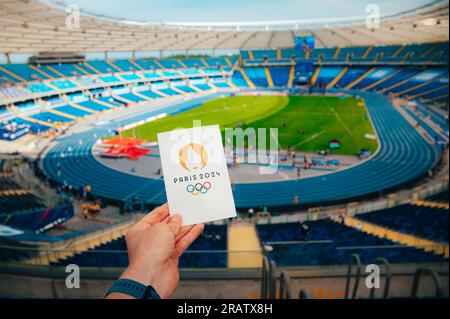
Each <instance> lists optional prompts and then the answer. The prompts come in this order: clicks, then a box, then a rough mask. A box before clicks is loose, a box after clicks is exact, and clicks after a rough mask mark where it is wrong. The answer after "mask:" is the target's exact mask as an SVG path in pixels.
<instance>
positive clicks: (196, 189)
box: [186, 182, 212, 196]
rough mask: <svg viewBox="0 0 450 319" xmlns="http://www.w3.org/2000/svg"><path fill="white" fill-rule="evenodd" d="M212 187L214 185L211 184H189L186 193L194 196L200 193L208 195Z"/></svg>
mask: <svg viewBox="0 0 450 319" xmlns="http://www.w3.org/2000/svg"><path fill="white" fill-rule="evenodd" d="M211 186H212V185H211V183H210V182H204V183H203V184H202V183H197V184H195V185H192V184H189V185H188V186H186V191H187V192H188V193H191V194H192V195H194V196H195V195H198V194H200V193H201V194H206V193H207V192H208V191H209V190H210V189H211Z"/></svg>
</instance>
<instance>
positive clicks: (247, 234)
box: [228, 223, 262, 268]
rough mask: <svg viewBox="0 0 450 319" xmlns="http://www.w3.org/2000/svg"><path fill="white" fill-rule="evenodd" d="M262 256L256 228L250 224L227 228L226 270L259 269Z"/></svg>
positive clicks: (234, 225)
mask: <svg viewBox="0 0 450 319" xmlns="http://www.w3.org/2000/svg"><path fill="white" fill-rule="evenodd" d="M261 265H262V254H261V246H260V243H259V238H258V235H257V233H256V227H255V225H254V224H251V223H235V224H231V225H229V226H228V268H260V267H261Z"/></svg>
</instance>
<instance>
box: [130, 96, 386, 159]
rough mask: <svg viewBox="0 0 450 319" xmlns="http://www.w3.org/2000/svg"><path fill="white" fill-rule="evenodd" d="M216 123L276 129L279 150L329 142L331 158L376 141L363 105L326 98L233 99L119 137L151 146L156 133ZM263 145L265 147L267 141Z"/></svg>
mask: <svg viewBox="0 0 450 319" xmlns="http://www.w3.org/2000/svg"><path fill="white" fill-rule="evenodd" d="M193 120H201V121H202V125H212V124H219V125H220V127H221V129H222V130H224V129H225V128H227V127H229V128H235V127H242V128H243V129H246V128H249V127H251V128H254V129H255V130H256V131H257V129H258V128H278V141H279V147H280V149H287V148H288V147H294V148H296V149H297V150H299V151H305V152H317V151H319V150H324V149H327V148H328V143H329V142H330V141H331V140H334V139H337V140H339V141H340V142H341V148H340V149H337V150H334V153H335V154H348V155H356V154H358V153H359V151H360V150H361V149H363V148H365V149H370V150H371V151H372V152H375V150H376V149H377V146H378V142H377V141H376V140H370V139H367V138H366V137H365V134H372V135H373V134H374V129H373V127H372V125H371V122H370V121H369V117H368V114H367V110H366V107H365V106H364V103H363V100H361V99H354V98H351V97H347V98H345V99H340V98H339V97H329V96H327V97H325V96H323V97H322V96H290V97H286V96H259V97H258V96H234V97H226V98H220V99H216V100H212V101H208V102H206V103H204V104H203V105H201V106H198V107H196V108H194V109H191V110H188V111H185V112H183V113H179V114H176V115H171V116H168V117H165V118H162V119H159V120H156V121H154V122H150V123H146V124H143V125H141V126H138V127H135V128H134V129H130V130H127V131H125V132H123V133H122V135H123V136H126V137H131V136H133V135H135V137H136V138H139V139H144V140H148V141H156V134H157V133H158V132H166V131H170V130H173V129H176V128H188V127H192V123H193V122H192V121H193ZM267 143H268V142H267Z"/></svg>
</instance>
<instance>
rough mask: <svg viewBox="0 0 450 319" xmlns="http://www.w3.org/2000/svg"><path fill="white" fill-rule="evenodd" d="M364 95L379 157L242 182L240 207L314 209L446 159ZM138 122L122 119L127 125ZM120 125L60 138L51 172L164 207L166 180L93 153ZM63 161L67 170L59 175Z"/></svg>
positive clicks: (380, 99) (48, 164) (61, 179)
mask: <svg viewBox="0 0 450 319" xmlns="http://www.w3.org/2000/svg"><path fill="white" fill-rule="evenodd" d="M362 95H363V97H364V98H365V101H366V105H367V108H368V111H369V112H370V115H371V118H372V120H373V122H374V125H375V128H376V130H377V132H378V136H379V139H380V143H381V146H380V150H379V152H378V153H377V155H376V156H374V157H373V158H372V159H371V160H369V161H367V162H365V163H363V164H360V165H358V166H355V167H352V168H349V169H347V170H343V171H339V172H336V173H332V174H328V175H324V176H318V177H311V178H305V179H301V180H299V181H280V182H268V183H255V184H237V185H235V190H234V199H235V203H236V206H237V207H238V208H247V207H258V206H260V205H264V206H285V205H292V204H293V201H294V196H295V195H297V196H298V198H299V204H308V205H309V204H321V203H325V202H330V201H337V200H345V199H350V198H354V197H358V196H362V195H365V194H369V193H375V192H380V191H382V190H386V189H389V188H392V187H395V186H398V185H401V184H403V183H405V182H408V181H410V180H413V179H415V178H417V177H419V176H421V175H423V174H425V173H426V172H427V171H429V170H430V169H431V168H432V167H433V166H434V165H435V164H436V163H437V162H438V160H439V158H440V156H441V154H440V152H439V151H438V149H437V148H435V147H434V146H432V145H430V144H429V143H427V142H426V141H425V139H424V138H423V137H422V136H421V135H420V134H419V133H418V132H417V131H416V129H415V128H413V127H412V126H411V125H410V124H409V123H408V122H407V121H406V120H405V119H404V118H403V116H402V115H401V114H400V113H399V112H398V111H397V110H395V109H394V108H393V107H392V105H391V104H390V103H389V101H388V99H387V98H386V97H385V96H383V95H379V94H376V93H369V92H367V93H362ZM209 98H211V96H210V97H209ZM194 101H195V100H191V102H190V103H194ZM197 103H198V100H197ZM185 107H186V105H182V104H180V105H179V106H169V107H166V108H162V109H159V110H158V111H152V112H149V113H146V114H145V116H146V117H148V116H152V115H155V114H158V113H161V112H176V111H177V110H180V109H183V108H185ZM136 120H138V119H137V118H130V119H127V120H125V121H124V120H122V121H121V124H122V125H123V124H124V123H126V121H128V122H130V123H131V122H135V121H136ZM115 127H117V124H115V123H111V124H109V126H105V127H102V128H96V129H92V130H90V131H87V132H84V133H80V134H77V135H72V136H68V137H63V138H61V139H59V140H58V143H57V144H56V145H55V146H54V147H53V148H52V149H51V150H50V151H49V152H48V153H47V154H46V156H45V157H44V158H43V160H42V167H43V169H44V171H45V173H46V174H47V175H48V176H49V177H50V178H51V179H53V180H55V181H57V182H58V183H61V184H67V185H72V186H74V187H76V188H79V187H83V186H86V185H91V187H92V192H93V193H95V194H96V195H99V196H102V197H105V198H110V199H115V200H122V201H127V200H131V198H134V199H135V200H136V202H141V203H146V204H153V205H159V204H162V203H164V202H165V201H166V196H165V191H164V183H163V180H162V179H150V178H145V177H140V176H133V175H129V174H126V173H124V172H119V171H116V170H113V169H111V168H108V167H107V166H105V165H103V164H101V163H99V162H98V161H97V160H96V159H95V158H94V157H93V155H92V154H91V150H92V147H93V145H94V143H95V141H96V140H97V138H99V137H100V136H103V135H110V130H111V129H114V128H115ZM94 134H96V136H97V137H95V136H94ZM80 141H82V144H80ZM58 163H59V167H60V168H61V169H62V172H59V173H58V167H57V165H58Z"/></svg>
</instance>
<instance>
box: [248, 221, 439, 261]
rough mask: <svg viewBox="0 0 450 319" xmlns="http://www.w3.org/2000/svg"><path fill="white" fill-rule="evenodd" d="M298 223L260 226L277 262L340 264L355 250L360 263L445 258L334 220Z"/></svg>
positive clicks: (260, 231) (269, 250)
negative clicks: (380, 259)
mask: <svg viewBox="0 0 450 319" xmlns="http://www.w3.org/2000/svg"><path fill="white" fill-rule="evenodd" d="M304 224H305V225H306V226H307V229H308V231H306V232H305V231H304V230H302V227H300V224H299V223H285V224H271V225H258V226H257V231H258V234H259V236H260V239H261V243H262V244H263V245H266V246H270V249H268V248H266V250H268V252H269V257H270V258H271V259H273V260H275V261H276V263H277V264H278V265H283V266H299V265H338V264H347V263H348V260H349V257H350V255H351V254H352V253H358V254H359V255H360V257H361V262H363V263H370V262H372V261H373V260H375V258H377V257H380V256H382V257H385V258H386V259H388V260H389V261H390V262H391V263H417V262H439V261H443V259H442V257H439V256H436V255H434V254H433V253H429V252H425V251H422V250H419V249H416V248H412V247H406V246H401V247H400V246H398V245H396V244H395V243H393V242H391V241H389V240H387V239H381V238H378V237H376V236H373V235H369V234H366V233H364V232H362V231H360V230H358V229H355V228H351V227H347V226H346V225H344V224H342V223H339V222H337V221H333V220H329V219H326V220H320V221H307V222H304Z"/></svg>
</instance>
